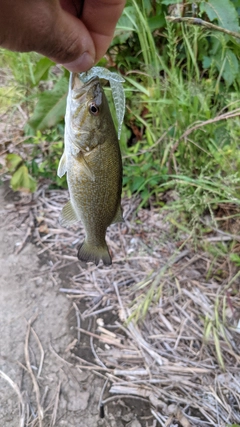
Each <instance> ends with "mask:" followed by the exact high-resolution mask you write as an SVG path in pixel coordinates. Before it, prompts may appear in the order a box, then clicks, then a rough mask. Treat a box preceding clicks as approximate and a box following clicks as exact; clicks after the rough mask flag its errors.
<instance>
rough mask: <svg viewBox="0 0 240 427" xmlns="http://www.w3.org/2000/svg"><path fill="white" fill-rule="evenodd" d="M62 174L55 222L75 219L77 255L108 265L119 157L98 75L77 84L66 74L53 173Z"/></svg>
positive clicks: (117, 215) (117, 217)
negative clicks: (60, 146)
mask: <svg viewBox="0 0 240 427" xmlns="http://www.w3.org/2000/svg"><path fill="white" fill-rule="evenodd" d="M65 173H66V174H67V183H68V190H69V195H70V200H69V201H68V202H67V203H66V205H65V206H64V207H63V209H62V212H61V216H60V224H61V225H62V226H70V225H73V224H74V223H76V222H78V221H81V222H82V224H83V226H84V230H85V234H86V236H85V240H84V241H83V242H82V243H81V244H80V245H79V247H78V254H77V256H78V259H79V260H80V261H84V262H93V263H95V264H96V265H98V264H99V262H100V260H102V262H103V264H104V265H107V266H108V265H111V264H112V258H111V255H110V253H109V249H108V246H107V243H106V238H105V237H106V231H107V228H108V227H109V226H110V224H114V223H117V222H122V221H123V210H122V207H121V193H122V157H121V151H120V146H119V142H118V136H117V132H116V129H115V125H114V122H113V119H112V116H111V113H110V109H109V105H108V101H107V98H106V95H105V93H104V90H103V87H102V84H101V81H100V79H99V77H97V76H96V77H93V78H91V79H90V80H89V81H87V82H86V83H83V82H82V81H81V80H80V78H79V75H78V74H77V73H71V75H70V81H69V92H68V97H67V108H66V115H65V134H64V152H63V155H62V157H61V159H60V162H59V166H58V171H57V174H58V176H59V177H62V176H63V175H64V174H65Z"/></svg>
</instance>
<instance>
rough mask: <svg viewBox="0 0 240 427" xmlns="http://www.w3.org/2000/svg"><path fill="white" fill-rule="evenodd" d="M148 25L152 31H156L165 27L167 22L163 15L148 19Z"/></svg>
mask: <svg viewBox="0 0 240 427" xmlns="http://www.w3.org/2000/svg"><path fill="white" fill-rule="evenodd" d="M148 25H149V28H150V30H151V31H154V30H156V29H158V28H162V27H165V25H166V20H165V17H164V15H163V14H161V15H158V16H152V17H151V18H148Z"/></svg>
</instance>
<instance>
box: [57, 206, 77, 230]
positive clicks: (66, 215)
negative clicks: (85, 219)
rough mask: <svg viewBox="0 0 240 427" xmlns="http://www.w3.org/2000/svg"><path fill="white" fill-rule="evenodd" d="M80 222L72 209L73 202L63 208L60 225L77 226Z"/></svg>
mask: <svg viewBox="0 0 240 427" xmlns="http://www.w3.org/2000/svg"><path fill="white" fill-rule="evenodd" d="M77 221H78V218H77V216H76V213H75V211H74V209H73V207H72V204H71V200H69V202H67V203H66V205H64V206H63V208H62V212H61V216H60V224H61V225H63V226H64V227H65V226H68V225H72V224H75V222H77Z"/></svg>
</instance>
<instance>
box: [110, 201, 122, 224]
mask: <svg viewBox="0 0 240 427" xmlns="http://www.w3.org/2000/svg"><path fill="white" fill-rule="evenodd" d="M116 222H124V219H123V210H122V206H121V205H120V204H119V206H118V208H117V212H116V215H115V217H114V218H113V220H112V224H116Z"/></svg>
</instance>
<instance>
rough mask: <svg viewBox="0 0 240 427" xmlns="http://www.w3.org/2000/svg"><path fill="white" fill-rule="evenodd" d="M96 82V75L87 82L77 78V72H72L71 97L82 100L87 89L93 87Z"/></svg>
mask: <svg viewBox="0 0 240 427" xmlns="http://www.w3.org/2000/svg"><path fill="white" fill-rule="evenodd" d="M98 83H99V78H98V77H93V78H92V79H90V80H89V81H88V82H87V83H83V82H82V81H81V80H80V78H79V74H78V73H73V74H72V76H71V89H72V98H73V99H77V100H78V101H80V102H84V101H85V100H86V97H87V94H88V93H89V90H91V89H93V88H94V86H96V85H97V84H98Z"/></svg>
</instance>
